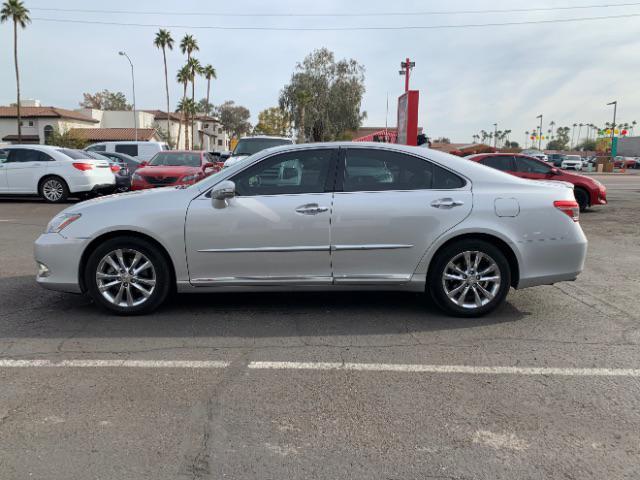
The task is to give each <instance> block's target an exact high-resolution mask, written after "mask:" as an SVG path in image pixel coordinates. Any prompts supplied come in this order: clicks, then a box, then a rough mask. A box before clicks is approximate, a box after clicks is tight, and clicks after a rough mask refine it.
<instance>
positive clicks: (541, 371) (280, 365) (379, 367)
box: [248, 362, 640, 377]
mask: <svg viewBox="0 0 640 480" xmlns="http://www.w3.org/2000/svg"><path fill="white" fill-rule="evenodd" d="M248 368H250V369H254V370H352V371H363V372H406V373H462V374H471V375H557V376H569V377H640V369H633V368H554V367H474V366H468V365H416V364H409V365H402V364H393V363H327V362H251V363H249V365H248Z"/></svg>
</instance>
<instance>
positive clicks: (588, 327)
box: [0, 175, 640, 480]
mask: <svg viewBox="0 0 640 480" xmlns="http://www.w3.org/2000/svg"><path fill="white" fill-rule="evenodd" d="M597 178H598V179H599V180H600V181H602V182H603V183H605V185H607V188H608V197H609V200H610V204H609V205H608V206H606V207H604V208H595V209H593V210H592V211H589V212H587V213H584V214H582V215H581V224H582V226H583V228H584V230H585V232H586V234H587V236H588V238H589V241H590V246H589V254H588V260H587V265H586V269H585V271H584V272H583V274H582V275H581V276H580V277H579V279H578V281H576V282H573V283H562V284H557V285H554V286H545V287H537V288H532V289H527V290H522V291H512V292H511V293H510V295H509V297H508V299H507V300H508V301H507V303H506V305H505V306H504V307H503V308H501V309H500V310H499V311H498V312H496V313H495V314H493V315H491V316H488V317H486V318H483V319H480V320H461V319H452V318H448V317H444V316H442V315H441V314H440V313H439V312H438V311H437V310H436V309H435V308H434V307H432V306H431V305H429V304H428V303H427V302H426V301H425V300H424V299H423V298H422V297H421V296H420V295H413V294H378V293H376V294H375V295H372V294H367V293H340V294H297V295H290V294H233V295H231V294H225V295H197V296H194V295H182V296H177V297H175V298H174V299H172V300H171V301H170V302H169V304H168V305H166V306H165V307H164V308H162V309H161V310H160V311H159V312H157V313H156V314H154V315H153V316H147V317H135V318H120V317H113V316H109V315H107V314H105V313H103V312H101V311H99V310H97V309H96V308H95V307H94V306H93V305H92V304H91V302H90V301H89V300H88V299H87V298H84V297H82V296H74V295H66V294H60V293H55V292H50V291H46V290H43V289H41V288H39V287H38V286H37V285H36V284H35V281H34V274H35V265H34V262H33V259H32V243H33V241H34V240H35V238H36V237H37V236H38V235H39V234H40V232H41V231H42V229H43V227H44V226H45V224H46V223H47V222H48V220H49V219H50V218H51V217H52V216H53V215H54V214H55V213H56V212H57V211H59V210H61V209H62V208H63V207H59V206H50V205H46V204H44V203H42V202H40V201H37V200H19V199H2V200H0V478H7V479H23V478H33V479H49V480H50V479H76V478H78V479H90V478H96V479H98V478H100V479H111V478H117V479H121V480H123V479H140V478H153V479H176V478H191V479H200V478H215V479H221V478H230V479H236V478H243V479H244V478H252V479H253V478H255V479H283V478H290V479H303V478H327V479H334V478H362V479H426V478H428V479H509V480H512V479H525V478H526V479H549V478H554V479H555V478H561V479H580V480H582V479H623V478H625V479H627V478H628V479H635V478H639V477H640V322H639V321H640V310H639V309H638V297H639V295H640V286H639V285H640V273H639V272H640V176H639V175H630V176H611V175H609V176H607V175H602V176H597Z"/></svg>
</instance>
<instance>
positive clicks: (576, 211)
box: [553, 200, 580, 222]
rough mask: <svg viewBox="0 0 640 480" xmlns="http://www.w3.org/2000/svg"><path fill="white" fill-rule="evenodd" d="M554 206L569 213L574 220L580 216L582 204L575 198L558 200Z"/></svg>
mask: <svg viewBox="0 0 640 480" xmlns="http://www.w3.org/2000/svg"><path fill="white" fill-rule="evenodd" d="M553 206H554V207H556V208H557V209H558V210H560V211H561V212H563V213H565V214H567V215H568V216H569V218H571V220H573V221H574V222H577V221H578V219H579V218H580V205H578V202H576V201H575V200H556V201H555V202H553Z"/></svg>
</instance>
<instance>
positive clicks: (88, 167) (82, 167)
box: [73, 162, 93, 172]
mask: <svg viewBox="0 0 640 480" xmlns="http://www.w3.org/2000/svg"><path fill="white" fill-rule="evenodd" d="M73 166H74V167H75V168H77V169H78V170H81V171H83V172H86V171H87V170H92V169H93V164H92V163H85V162H73Z"/></svg>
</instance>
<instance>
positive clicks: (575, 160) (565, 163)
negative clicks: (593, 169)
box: [560, 155, 582, 170]
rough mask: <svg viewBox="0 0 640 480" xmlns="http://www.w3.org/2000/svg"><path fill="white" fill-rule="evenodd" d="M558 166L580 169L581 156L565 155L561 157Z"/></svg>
mask: <svg viewBox="0 0 640 480" xmlns="http://www.w3.org/2000/svg"><path fill="white" fill-rule="evenodd" d="M560 168H563V169H569V168H572V169H573V170H582V157H581V156H580V155H565V156H564V157H562V162H561V163H560Z"/></svg>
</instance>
